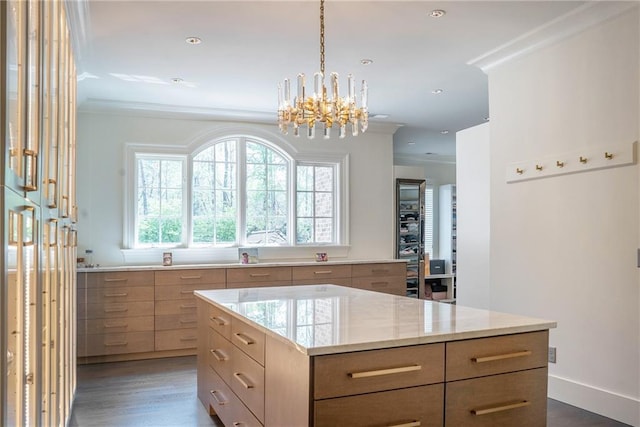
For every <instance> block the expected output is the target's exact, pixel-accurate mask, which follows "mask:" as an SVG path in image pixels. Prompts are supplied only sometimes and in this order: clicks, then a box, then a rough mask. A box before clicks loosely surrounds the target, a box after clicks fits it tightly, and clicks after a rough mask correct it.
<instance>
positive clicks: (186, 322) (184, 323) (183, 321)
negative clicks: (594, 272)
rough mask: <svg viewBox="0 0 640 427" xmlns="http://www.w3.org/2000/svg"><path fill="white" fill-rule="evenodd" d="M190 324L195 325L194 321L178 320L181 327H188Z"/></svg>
mask: <svg viewBox="0 0 640 427" xmlns="http://www.w3.org/2000/svg"><path fill="white" fill-rule="evenodd" d="M190 323H196V321H195V320H180V324H181V325H188V324H190Z"/></svg>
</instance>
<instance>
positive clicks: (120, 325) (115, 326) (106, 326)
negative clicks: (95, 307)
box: [104, 322, 129, 328]
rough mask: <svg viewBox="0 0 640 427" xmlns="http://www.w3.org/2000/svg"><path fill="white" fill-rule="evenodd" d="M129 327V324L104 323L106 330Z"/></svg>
mask: <svg viewBox="0 0 640 427" xmlns="http://www.w3.org/2000/svg"><path fill="white" fill-rule="evenodd" d="M127 326H129V324H127V323H106V322H105V323H104V327H105V328H126V327H127Z"/></svg>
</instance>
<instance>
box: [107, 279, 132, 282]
mask: <svg viewBox="0 0 640 427" xmlns="http://www.w3.org/2000/svg"><path fill="white" fill-rule="evenodd" d="M127 280H128V279H104V281H105V282H126V281H127Z"/></svg>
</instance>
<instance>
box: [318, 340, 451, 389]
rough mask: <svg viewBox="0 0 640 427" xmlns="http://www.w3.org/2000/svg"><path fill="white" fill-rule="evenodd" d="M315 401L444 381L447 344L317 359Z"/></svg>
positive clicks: (335, 355)
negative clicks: (445, 347)
mask: <svg viewBox="0 0 640 427" xmlns="http://www.w3.org/2000/svg"><path fill="white" fill-rule="evenodd" d="M313 366H314V369H313V372H314V374H313V375H314V384H315V387H314V398H315V399H326V398H330V397H340V396H348V395H352V394H362V393H370V392H375V391H384V390H391V389H397V388H405V387H414V386H420V385H428V384H435V383H440V382H443V381H444V344H442V343H438V344H424V345H415V346H408V347H397V348H389V349H383V350H368V351H360V352H352V353H341V354H330V355H325V356H316V357H314V359H313Z"/></svg>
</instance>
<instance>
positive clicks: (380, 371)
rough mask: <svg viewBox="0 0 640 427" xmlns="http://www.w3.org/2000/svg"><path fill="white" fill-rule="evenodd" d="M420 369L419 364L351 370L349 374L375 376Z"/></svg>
mask: <svg viewBox="0 0 640 427" xmlns="http://www.w3.org/2000/svg"><path fill="white" fill-rule="evenodd" d="M421 369H422V366H421V365H411V366H401V367H399V368H389V369H378V370H376V371H364V372H352V373H349V374H347V375H349V376H350V377H351V378H354V379H355V378H368V377H377V376H380V375H391V374H400V373H402V372H411V371H419V370H421Z"/></svg>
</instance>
